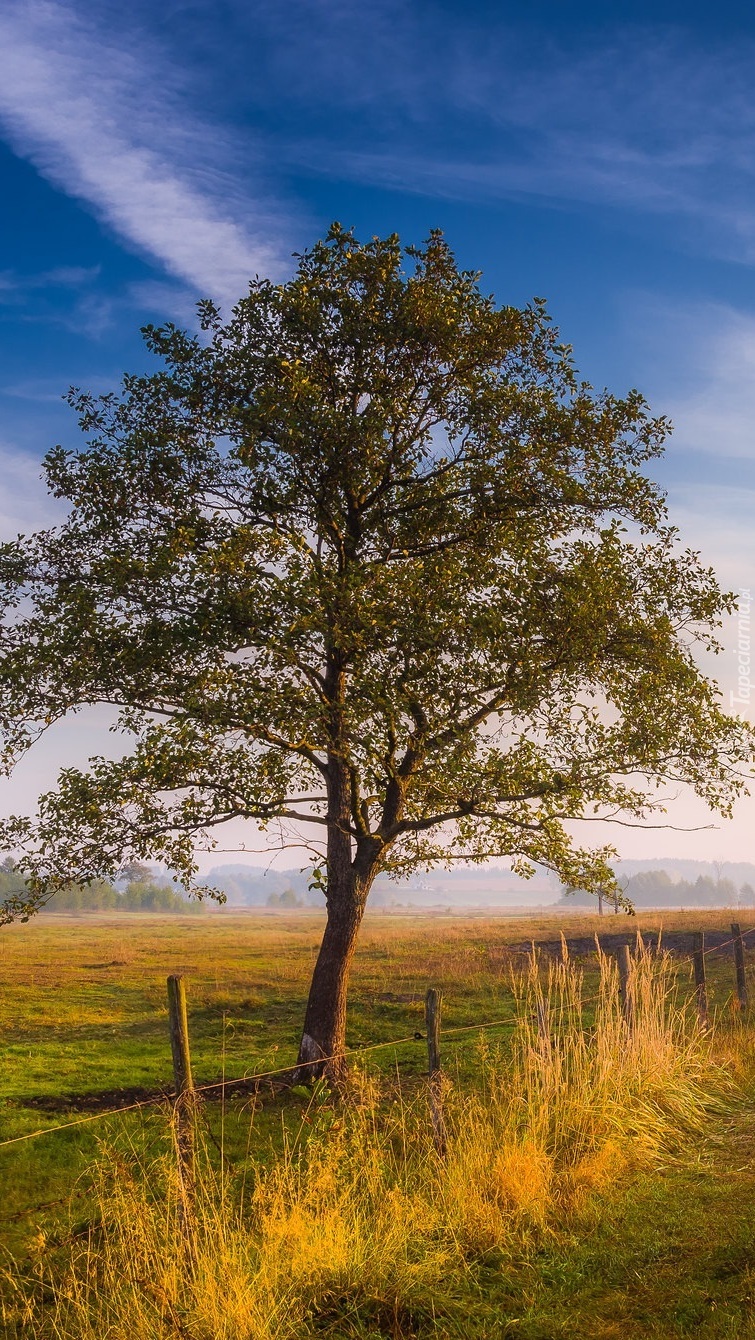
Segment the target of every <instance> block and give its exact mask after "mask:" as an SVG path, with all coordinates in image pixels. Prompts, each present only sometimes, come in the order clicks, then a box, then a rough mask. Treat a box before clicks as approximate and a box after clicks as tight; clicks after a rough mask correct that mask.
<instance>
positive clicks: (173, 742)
mask: <svg viewBox="0 0 755 1340" xmlns="http://www.w3.org/2000/svg"><path fill="white" fill-rule="evenodd" d="M200 312H201V318H202V330H201V333H200V334H198V335H190V334H187V333H185V332H183V331H180V330H178V329H176V328H175V327H174V326H173V325H166V326H164V327H162V328H159V329H156V328H153V327H148V328H147V329H146V331H145V335H146V340H147V344H148V347H149V348H150V350H151V351H152V353H153V354H155V355H156V356H157V357H158V358H159V359H160V360H161V363H162V367H161V369H160V370H159V371H157V372H155V373H154V374H152V375H149V376H143V377H138V376H127V377H126V378H125V379H124V383H123V390H122V394H121V395H120V396H118V395H115V394H110V395H106V396H103V397H100V398H94V397H92V396H89V395H86V394H81V393H79V392H77V391H74V392H72V393H71V403H72V405H73V406H74V407H75V408H76V410H77V411H78V414H79V418H80V423H81V427H82V429H83V431H84V433H85V434H87V435H88V442H87V444H86V445H85V446H84V447H82V448H81V449H80V450H65V449H64V448H62V447H56V448H55V449H54V450H53V451H51V452H50V453H49V454H48V456H47V458H46V464H45V468H46V473H47V480H48V484H49V487H50V488H51V490H52V492H53V493H54V494H55V495H56V496H57V497H59V498H63V499H65V500H67V502H68V503H69V504H70V514H69V517H68V519H67V520H66V521H65V522H64V523H63V524H62V525H61V526H59V527H57V528H54V529H52V530H49V531H46V532H43V533H40V534H37V535H33V536H31V537H28V538H22V539H19V540H17V541H15V542H11V543H8V544H6V545H5V546H3V547H2V549H1V550H0V596H2V598H3V603H4V607H5V611H6V618H5V626H4V628H3V642H2V651H1V652H0V683H1V685H2V687H1V688H0V725H1V726H2V730H3V738H4V754H3V757H4V759H5V763H6V766H7V767H8V768H9V769H10V768H11V767H12V766H13V765H14V763H15V761H16V760H17V759H18V758H19V757H21V756H22V755H23V754H24V752H25V751H26V750H27V749H28V748H29V747H30V746H31V744H33V742H34V740H35V739H36V738H37V736H38V735H39V733H40V730H42V729H44V727H45V726H46V725H47V724H49V723H51V722H54V721H56V720H58V719H59V718H60V717H62V716H63V715H65V714H66V713H69V712H71V711H75V710H76V709H77V708H78V707H80V706H82V705H83V704H90V703H108V704H111V705H114V706H115V709H116V710H117V712H118V714H119V716H118V724H119V729H120V730H121V731H122V732H124V733H125V734H126V735H127V736H129V737H131V739H132V741H133V748H132V750H131V752H130V753H128V754H127V755H126V757H124V758H122V759H120V760H118V761H115V762H114V761H111V760H109V759H105V758H95V759H93V760H91V765H90V767H89V769H88V770H87V771H82V770H79V769H76V768H66V769H64V770H63V772H62V773H61V775H60V779H59V784H58V788H57V790H55V791H52V792H50V793H48V794H46V795H44V796H42V797H41V800H40V807H39V814H38V816H37V818H36V819H35V820H27V819H26V818H24V817H17V818H15V819H13V820H11V821H10V822H8V823H6V824H5V825H4V841H5V843H6V845H8V846H10V847H13V848H14V849H15V850H17V851H19V852H20V853H21V858H20V859H21V865H22V868H23V870H24V872H25V874H26V877H27V880H28V889H29V892H28V894H26V895H24V896H19V897H18V898H17V899H16V900H15V901H13V900H11V901H10V902H6V915H7V916H12V915H17V914H19V913H22V912H24V910H28V909H29V908H33V907H35V906H37V905H39V903H40V902H41V901H43V900H44V899H45V898H46V897H47V896H49V894H50V893H51V892H53V891H54V890H55V889H57V888H60V887H63V886H65V885H67V884H69V883H70V882H71V881H72V880H77V881H79V882H86V881H89V880H91V879H94V878H102V877H110V878H112V877H114V876H115V874H116V872H117V870H118V868H119V867H120V866H121V864H122V862H123V861H124V860H132V861H137V862H138V861H143V860H148V859H160V860H162V861H165V862H166V863H167V864H168V865H169V866H170V867H172V868H173V869H175V870H176V871H177V872H178V873H179V875H180V877H181V878H182V880H183V881H184V882H185V883H187V885H188V884H190V883H191V882H192V881H193V879H194V876H195V873H196V866H195V862H194V849H195V846H196V845H197V843H198V842H200V841H202V840H203V837H209V836H211V834H212V833H213V831H214V830H215V829H216V828H217V827H218V826H219V825H222V824H224V823H226V822H227V821H229V820H235V819H239V818H240V819H251V820H256V821H257V822H258V823H259V824H261V825H262V826H263V827H264V826H265V825H267V824H269V823H271V822H277V821H280V822H281V823H288V822H289V821H292V822H294V823H295V824H297V825H300V824H304V825H306V826H308V827H310V829H311V828H313V829H314V833H315V838H317V836H318V835H319V836H320V837H322V838H323V839H324V840H326V842H327V873H328V890H329V897H330V898H331V899H334V898H336V897H337V896H338V897H339V898H350V899H353V900H354V901H355V903H356V904H363V901H364V898H365V897H366V894H367V892H368V890H369V887H370V885H371V882H372V880H373V879H374V877H375V874H376V873H377V872H378V871H379V870H381V869H388V870H390V871H393V872H395V873H402V872H406V871H407V870H409V869H411V868H414V867H416V866H417V865H427V864H429V863H432V862H436V861H451V860H457V859H463V860H467V861H482V860H485V859H487V858H489V857H501V856H508V857H511V858H512V859H513V861H514V864H515V866H516V868H517V869H519V870H520V871H522V872H523V873H526V872H527V871H528V870H531V868H532V866H531V863H532V862H540V863H542V864H544V865H546V866H549V867H551V868H553V869H555V870H556V871H558V873H559V874H560V875H561V877H562V878H563V879H564V880H565V881H566V882H569V883H572V884H581V885H584V886H585V887H587V888H591V889H595V888H598V887H601V886H609V887H610V885H611V880H612V876H611V872H610V869H609V867H608V865H607V857H608V856H609V855H610V851H609V850H605V851H598V852H592V851H590V850H589V849H580V848H579V847H577V846H575V845H574V842H573V839H572V837H571V832H572V828H571V821H572V820H575V819H584V820H592V819H594V818H596V817H601V816H603V817H606V816H608V817H622V818H624V819H627V818H628V819H629V820H630V821H634V822H636V821H642V820H644V819H647V818H648V817H649V816H652V815H653V814H654V813H657V812H659V811H662V809H663V802H662V799H661V798H660V797H662V792H661V791H660V790H659V788H661V787H663V785H664V784H665V783H667V782H669V781H671V782H672V783H673V784H674V785H676V784H678V783H687V784H689V785H690V786H691V787H692V788H693V789H694V791H695V792H696V793H697V794H698V795H699V796H701V797H702V798H703V799H704V800H706V801H707V802H708V803H709V804H710V805H712V806H714V807H716V808H718V809H719V810H720V811H721V812H722V813H724V814H727V813H728V812H729V810H730V805H731V801H732V797H733V796H734V795H736V794H737V792H738V791H739V790H741V789H742V785H743V780H742V775H741V764H742V762H743V761H744V760H746V759H747V758H749V756H750V752H751V745H752V739H751V735H750V732H749V729H748V727H746V726H745V725H744V724H743V723H741V722H739V721H738V720H735V719H733V718H731V717H728V716H727V715H725V714H724V713H723V712H722V710H721V707H720V696H719V693H718V691H717V689H716V687H715V685H713V684H712V683H711V682H709V681H708V680H707V679H706V678H705V677H704V676H703V675H702V674H701V673H700V671H699V669H698V668H697V665H696V661H695V650H696V648H697V647H700V646H701V647H703V648H711V647H715V646H716V642H715V628H716V627H717V626H718V625H719V624H720V620H721V616H722V614H723V613H724V612H725V611H727V610H729V609H731V608H732V600H731V598H730V597H729V596H726V595H723V594H722V593H721V592H720V591H719V589H718V587H717V584H716V581H715V579H714V576H713V574H712V572H711V571H710V570H709V569H707V568H705V567H703V566H702V565H701V563H700V562H699V559H698V556H697V555H696V554H694V553H689V552H682V551H681V549H680V547H679V544H678V537H677V535H676V533H675V531H674V530H673V529H672V528H670V527H669V525H668V523H667V517H666V513H665V510H664V502H663V497H662V494H661V492H660V490H659V489H658V487H657V486H656V485H655V484H654V483H653V482H652V481H651V479H650V478H649V477H648V475H647V474H646V473H645V470H646V467H647V465H648V462H650V461H652V460H653V458H654V457H656V456H657V455H658V454H659V452H660V451H661V447H662V442H663V439H664V436H665V435H666V433H667V431H668V424H667V423H666V422H665V421H664V420H663V419H654V418H652V417H651V415H650V414H649V411H648V408H647V406H646V404H645V402H644V401H643V399H642V397H641V396H640V395H639V394H638V393H637V392H635V391H632V392H630V393H629V394H628V395H627V396H626V397H624V398H618V397H616V396H613V395H611V394H609V393H607V392H602V393H595V392H593V390H592V389H591V388H590V387H589V386H588V385H586V384H585V383H584V382H582V381H580V380H579V379H578V377H577V375H576V373H575V371H574V368H573V365H572V362H571V357H570V352H569V350H568V348H567V347H566V346H564V345H563V344H562V343H560V341H559V337H558V334H557V332H556V331H555V330H554V329H553V327H552V326H551V324H550V321H549V318H548V316H547V314H546V311H545V309H544V306H543V304H542V303H541V302H540V301H535V302H534V303H533V304H532V305H531V306H530V307H527V308H525V309H523V310H517V309H514V308H511V307H502V308H500V307H497V306H496V304H495V302H494V301H493V299H492V298H490V297H487V296H485V295H484V294H483V293H482V292H481V290H480V288H479V284H478V276H476V275H475V274H473V273H470V272H462V271H459V270H458V268H457V266H456V264H455V261H454V258H453V255H452V254H451V252H450V250H449V248H448V246H447V245H446V243H445V242H444V241H443V239H442V237H441V236H440V235H439V234H437V233H433V234H432V235H431V236H430V238H429V240H428V241H427V243H426V244H425V245H424V246H423V247H419V248H411V247H410V248H406V249H402V247H401V245H400V243H399V240H398V238H397V237H395V236H391V237H388V238H386V239H377V238H376V239H373V240H372V241H371V242H368V243H366V244H361V243H359V242H358V241H357V240H356V239H355V238H354V237H353V235H352V234H351V233H349V232H346V231H344V230H343V229H342V228H341V227H340V226H338V225H333V227H332V228H331V230H330V232H329V234H328V236H327V238H326V239H325V240H324V241H323V242H319V243H317V244H316V245H315V246H314V247H313V248H312V250H311V251H309V252H307V253H306V254H305V255H303V256H301V257H300V258H299V263H298V268H297V271H296V273H295V275H294V277H293V278H292V279H291V280H290V282H288V283H286V284H279V285H276V284H272V283H270V282H268V281H267V280H261V279H257V280H254V281H253V282H252V283H251V285H250V288H249V293H248V295H247V296H246V297H245V298H243V299H242V300H241V301H240V302H239V303H238V305H237V306H236V308H235V309H234V311H233V313H232V315H231V318H230V320H229V321H228V322H227V324H223V322H222V321H221V317H220V314H219V313H218V311H217V310H216V308H215V307H214V306H213V305H212V304H211V303H204V304H202V305H201V309H200ZM0 836H2V835H0ZM344 872H346V873H344ZM339 880H340V881H341V883H340V885H339V884H338V881H339ZM344 880H345V881H346V883H344ZM349 881H351V883H349ZM347 885H348V887H347ZM339 890H340V891H339Z"/></svg>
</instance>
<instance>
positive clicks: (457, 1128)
mask: <svg viewBox="0 0 755 1340" xmlns="http://www.w3.org/2000/svg"><path fill="white" fill-rule="evenodd" d="M675 981H676V978H675V976H674V973H673V971H672V969H671V965H670V963H669V961H668V960H667V959H666V958H665V957H664V956H657V957H656V956H651V955H649V954H640V955H639V957H638V958H637V959H636V961H635V966H634V968H633V972H632V980H631V991H632V996H633V1000H634V1008H635V1026H634V1029H633V1030H632V1031H630V1030H629V1029H628V1027H627V1024H626V1022H625V1020H624V1018H623V1015H622V1012H621V1008H620V1006H619V1003H618V992H617V981H616V968H615V964H614V963H613V962H612V961H609V960H607V959H602V961H601V964H600V982H599V986H598V989H597V995H598V997H599V998H598V1000H597V1002H594V1003H595V1005H596V1012H595V1022H594V1025H593V1026H591V1027H590V1029H589V1030H587V1031H586V1030H585V1028H584V1027H583V1022H582V1020H583V1014H582V1004H583V1000H582V998H583V994H584V991H583V980H582V973H581V970H580V969H579V967H578V966H574V965H573V964H571V963H566V964H556V963H554V964H552V965H551V966H550V968H549V969H548V972H547V977H546V978H545V980H543V977H542V975H539V974H538V972H537V971H536V970H535V967H534V965H532V964H530V965H527V961H526V960H525V968H524V971H520V972H518V973H517V974H516V975H515V976H513V977H512V980H511V983H510V985H511V988H512V990H513V992H514V996H515V1000H516V1011H517V1024H516V1028H515V1032H514V1037H513V1042H512V1043H511V1044H510V1045H508V1046H507V1047H506V1048H505V1050H503V1049H500V1050H499V1049H496V1048H493V1047H491V1046H489V1045H487V1044H486V1043H484V1042H483V1043H477V1044H475V1045H476V1046H477V1049H478V1050H477V1061H478V1074H479V1084H478V1085H477V1086H475V1088H474V1090H473V1091H470V1090H469V1089H468V1088H466V1090H465V1091H462V1088H461V1086H455V1085H453V1084H452V1083H450V1082H447V1083H446V1094H445V1104H446V1119H447V1123H448V1127H449V1132H450V1140H449V1149H448V1154H447V1157H446V1158H445V1159H442V1158H440V1157H439V1156H438V1155H437V1154H436V1152H435V1150H434V1149H433V1145H432V1138H431V1131H430V1123H429V1120H428V1115H427V1111H426V1106H425V1095H424V1093H423V1091H422V1090H420V1091H419V1092H416V1091H415V1092H414V1093H413V1094H412V1093H407V1092H406V1091H402V1089H401V1086H400V1085H399V1083H398V1081H394V1082H391V1081H388V1080H386V1079H385V1078H383V1079H381V1080H378V1079H377V1078H375V1077H374V1076H368V1075H367V1074H366V1073H364V1072H355V1074H354V1076H353V1080H352V1085H351V1089H350V1091H349V1092H348V1093H347V1094H346V1095H345V1097H343V1098H342V1099H341V1100H339V1101H336V1100H335V1099H334V1098H333V1097H332V1095H330V1094H329V1093H328V1092H327V1090H325V1089H323V1088H317V1089H315V1091H314V1092H313V1094H312V1096H311V1100H310V1102H309V1106H308V1110H307V1112H306V1114H305V1116H306V1120H304V1121H303V1122H302V1128H301V1132H300V1133H299V1135H298V1136H297V1137H296V1138H295V1139H292V1140H291V1141H289V1143H288V1144H287V1146H286V1148H285V1149H284V1151H283V1154H282V1155H279V1156H278V1157H276V1158H274V1159H271V1158H264V1157H263V1158H260V1157H254V1158H249V1159H248V1160H247V1161H246V1163H245V1166H244V1168H243V1172H242V1174H241V1175H240V1180H239V1178H238V1177H236V1178H234V1177H232V1176H230V1175H229V1174H228V1173H221V1172H218V1171H213V1169H212V1167H211V1161H210V1160H209V1159H208V1158H205V1159H203V1160H202V1175H201V1176H200V1178H199V1183H198V1188H197V1195H196V1201H195V1203H194V1206H193V1208H192V1210H191V1212H190V1214H189V1215H188V1217H187V1216H186V1214H185V1206H183V1208H182V1197H181V1191H180V1185H179V1183H178V1180H177V1177H176V1172H175V1166H174V1163H173V1161H172V1159H170V1158H161V1159H158V1160H156V1161H155V1162H154V1163H153V1164H151V1165H150V1166H148V1167H145V1166H144V1165H143V1164H139V1163H137V1162H135V1161H134V1160H131V1161H129V1160H125V1161H124V1160H123V1159H122V1158H120V1159H117V1160H114V1159H113V1158H109V1157H108V1156H107V1155H106V1154H105V1153H103V1156H102V1159H101V1163H100V1175H99V1202H100V1213H101V1219H102V1227H101V1228H98V1229H97V1230H93V1231H92V1232H91V1234H90V1236H89V1238H88V1240H87V1241H86V1243H85V1244H84V1245H83V1246H82V1245H81V1244H78V1245H77V1246H74V1248H72V1249H71V1251H70V1254H69V1257H68V1259H67V1262H66V1263H65V1264H63V1265H61V1264H60V1263H58V1265H57V1266H56V1267H55V1268H54V1269H53V1270H52V1272H51V1273H49V1272H48V1271H47V1269H46V1267H45V1266H44V1264H42V1263H44V1261H45V1256H44V1251H43V1249H41V1251H40V1262H41V1264H40V1267H39V1276H40V1279H43V1278H44V1277H45V1275H46V1274H48V1275H49V1277H48V1278H47V1281H46V1286H47V1288H48V1289H49V1290H50V1292H49V1293H48V1295H47V1300H46V1302H45V1304H44V1305H43V1306H41V1307H40V1305H39V1304H38V1302H36V1301H35V1297H38V1295H35V1293H34V1290H33V1289H32V1290H30V1291H29V1293H28V1295H27V1299H26V1303H25V1305H24V1306H25V1308H26V1316H27V1323H28V1326H29V1327H31V1328H32V1332H31V1333H33V1334H34V1335H35V1336H39V1337H48V1336H49V1337H55V1340H103V1337H107V1338H108V1340H158V1338H160V1340H164V1337H165V1336H166V1334H172V1335H175V1336H177V1337H184V1340H187V1338H188V1337H191V1340H289V1337H294V1336H296V1337H299V1336H302V1337H304V1336H310V1335H312V1336H313V1335H316V1334H317V1335H321V1334H323V1333H324V1332H325V1333H329V1334H332V1335H354V1336H357V1335H364V1336H365V1337H367V1336H370V1335H372V1336H378V1335H403V1334H407V1335H409V1334H415V1333H418V1332H419V1331H421V1330H422V1327H423V1326H425V1331H426V1333H428V1334H429V1333H436V1334H438V1335H444V1334H448V1331H447V1330H444V1326H443V1324H440V1327H439V1329H437V1330H432V1329H430V1330H428V1329H427V1328H428V1327H431V1323H432V1327H434V1326H435V1324H436V1322H437V1316H436V1313H435V1308H436V1307H440V1309H441V1312H442V1311H443V1308H445V1307H451V1306H452V1302H453V1296H454V1293H456V1294H459V1293H460V1292H461V1294H463V1282H464V1280H465V1279H466V1278H467V1277H468V1275H469V1272H470V1269H471V1263H473V1262H474V1261H475V1260H478V1259H480V1257H484V1256H485V1254H486V1253H487V1254H489V1253H491V1252H492V1253H495V1254H496V1255H497V1259H503V1260H505V1259H514V1258H515V1257H516V1255H517V1253H521V1252H522V1251H523V1250H524V1249H525V1248H526V1246H527V1244H532V1242H533V1241H539V1240H547V1239H548V1237H549V1235H552V1234H554V1233H556V1232H558V1231H562V1230H563V1229H564V1227H565V1226H568V1225H569V1224H572V1225H574V1224H579V1223H581V1222H583V1221H584V1220H585V1218H587V1219H589V1216H590V1214H591V1212H592V1208H593V1207H594V1205H595V1204H596V1203H597V1201H598V1200H599V1198H600V1197H602V1196H605V1194H606V1193H607V1192H609V1191H610V1189H611V1188H612V1187H613V1186H614V1184H615V1183H616V1181H617V1179H619V1178H621V1177H622V1176H624V1175H625V1174H626V1173H627V1171H628V1170H630V1169H641V1168H648V1167H653V1166H656V1165H658V1164H659V1163H662V1162H664V1161H668V1160H670V1159H673V1158H674V1157H676V1156H677V1155H678V1154H679V1153H680V1152H681V1151H683V1150H684V1148H685V1146H686V1145H688V1143H689V1141H690V1140H691V1139H692V1138H694V1137H695V1135H696V1134H699V1132H700V1131H701V1130H702V1129H703V1125H704V1122H705V1120H706V1114H708V1113H709V1112H710V1110H711V1109H712V1108H713V1109H715V1108H718V1109H719V1110H720V1109H722V1108H723V1107H725V1106H726V1105H727V1103H729V1102H731V1101H732V1100H733V1098H734V1097H735V1094H736V1086H735V1080H734V1076H733V1071H734V1068H735V1067H734V1066H733V1065H732V1057H731V1056H729V1057H725V1058H724V1059H723V1060H722V1059H721V1058H720V1056H719V1055H718V1052H717V1049H716V1045H715V1040H714V1038H713V1037H711V1036H710V1035H704V1034H702V1033H701V1032H700V1030H699V1029H698V1027H697V1024H696V1022H695V1020H694V1018H693V1017H692V1016H691V1014H690V1011H689V1010H688V1009H686V1008H685V1007H684V1005H683V1003H682V1002H680V1001H679V999H678V998H677V994H676V991H677V988H676V986H675ZM546 1017H547V1020H548V1028H547V1030H545V1029H544V1028H543V1026H542V1021H543V1019H545V1018H546ZM305 1133H306V1138H305ZM391 1317H392V1318H393V1319H394V1320H393V1321H391ZM433 1319H434V1320H433ZM370 1328H372V1329H370ZM454 1333H456V1332H454Z"/></svg>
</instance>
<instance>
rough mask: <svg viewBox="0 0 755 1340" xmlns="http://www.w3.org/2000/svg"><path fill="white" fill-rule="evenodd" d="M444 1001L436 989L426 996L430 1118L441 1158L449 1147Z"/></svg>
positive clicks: (432, 989) (431, 988)
mask: <svg viewBox="0 0 755 1340" xmlns="http://www.w3.org/2000/svg"><path fill="white" fill-rule="evenodd" d="M442 999H443V997H442V995H441V993H440V991H436V990H435V988H434V987H430V989H429V990H428V992H427V995H426V996H425V1024H426V1026H427V1062H428V1075H429V1078H430V1083H429V1094H430V1117H431V1119H432V1123H433V1143H434V1144H435V1148H436V1149H437V1151H438V1153H439V1154H440V1155H441V1156H443V1155H445V1152H446V1148H447V1145H448V1137H447V1135H446V1123H445V1121H444V1119H443V1074H442V1071H441V1068H440V1007H441V1002H442Z"/></svg>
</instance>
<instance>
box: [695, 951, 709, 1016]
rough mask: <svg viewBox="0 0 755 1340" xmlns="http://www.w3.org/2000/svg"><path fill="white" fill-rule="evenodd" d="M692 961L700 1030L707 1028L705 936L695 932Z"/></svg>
mask: <svg viewBox="0 0 755 1340" xmlns="http://www.w3.org/2000/svg"><path fill="white" fill-rule="evenodd" d="M692 961H693V963H694V965H695V994H696V996H697V1017H698V1019H699V1020H700V1025H701V1027H702V1028H707V1027H708V993H707V991H706V988H705V936H704V934H703V932H702V931H695V933H694V935H693V936H692Z"/></svg>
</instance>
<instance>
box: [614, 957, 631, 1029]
mask: <svg viewBox="0 0 755 1340" xmlns="http://www.w3.org/2000/svg"><path fill="white" fill-rule="evenodd" d="M616 962H617V964H618V967H619V1000H620V1002H621V1013H622V1014H623V1016H624V1020H625V1023H626V1026H627V1028H628V1029H629V1032H630V1033H633V1032H634V1000H633V999H632V989H631V986H630V984H629V979H630V974H631V971H632V955H631V953H630V950H629V945H619V948H618V949H617V950H616Z"/></svg>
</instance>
